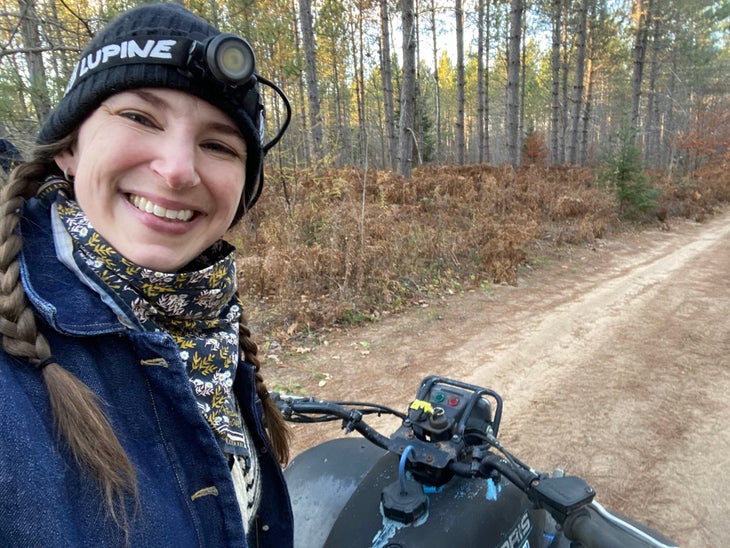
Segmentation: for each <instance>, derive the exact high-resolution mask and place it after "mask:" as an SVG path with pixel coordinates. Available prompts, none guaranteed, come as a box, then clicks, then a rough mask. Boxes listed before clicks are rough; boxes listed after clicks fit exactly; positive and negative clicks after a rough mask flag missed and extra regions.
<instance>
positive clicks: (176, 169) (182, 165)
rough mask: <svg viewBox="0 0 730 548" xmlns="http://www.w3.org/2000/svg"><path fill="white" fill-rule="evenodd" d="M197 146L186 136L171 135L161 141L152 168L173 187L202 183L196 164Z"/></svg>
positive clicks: (185, 186)
mask: <svg viewBox="0 0 730 548" xmlns="http://www.w3.org/2000/svg"><path fill="white" fill-rule="evenodd" d="M195 152H196V147H195V145H194V144H193V143H192V141H191V140H190V139H187V138H185V137H184V136H179V137H175V136H169V137H168V139H166V140H165V142H164V143H160V145H159V148H158V150H157V152H156V154H155V159H154V160H153V161H152V162H151V168H152V170H153V171H154V172H156V173H157V174H158V175H160V177H162V179H163V180H164V182H165V183H166V184H167V185H168V186H170V187H171V188H187V187H192V186H195V185H198V184H200V175H199V174H198V170H197V166H196V160H195V158H196V154H195Z"/></svg>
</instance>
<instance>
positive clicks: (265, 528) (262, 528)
mask: <svg viewBox="0 0 730 548" xmlns="http://www.w3.org/2000/svg"><path fill="white" fill-rule="evenodd" d="M261 530H262V531H264V532H266V531H268V530H269V526H268V525H262V526H261Z"/></svg>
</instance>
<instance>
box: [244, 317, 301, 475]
mask: <svg viewBox="0 0 730 548" xmlns="http://www.w3.org/2000/svg"><path fill="white" fill-rule="evenodd" d="M246 324H247V321H246V318H245V316H244V315H241V322H240V323H239V325H238V338H239V345H240V347H241V350H242V351H243V356H244V359H245V360H246V361H247V362H249V363H251V364H253V366H254V368H255V370H256V393H257V394H258V395H259V398H261V402H262V403H263V405H264V422H265V426H266V431H267V432H268V434H269V440H270V441H271V447H272V448H273V450H274V455H275V456H276V458H277V459H278V460H279V462H280V463H281V464H286V463H287V462H289V442H290V441H291V430H290V429H289V426H288V425H287V423H286V421H285V420H284V416H283V415H282V414H281V411H279V408H278V407H277V406H276V404H275V403H274V402H273V401H272V399H271V398H270V397H269V391H268V389H267V388H266V385H265V384H264V379H263V377H262V375H261V371H260V370H261V362H260V361H259V358H258V355H257V354H258V346H257V345H256V343H255V342H253V340H252V339H251V330H250V329H249V328H248V327H247V325H246Z"/></svg>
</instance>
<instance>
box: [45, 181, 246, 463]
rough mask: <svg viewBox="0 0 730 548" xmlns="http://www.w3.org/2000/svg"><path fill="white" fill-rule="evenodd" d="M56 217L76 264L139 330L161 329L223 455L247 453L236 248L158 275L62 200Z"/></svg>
mask: <svg viewBox="0 0 730 548" xmlns="http://www.w3.org/2000/svg"><path fill="white" fill-rule="evenodd" d="M56 210H57V212H58V216H59V218H60V219H61V221H62V222H63V225H64V226H65V228H66V230H67V231H68V234H69V235H70V236H71V239H72V240H73V257H74V260H75V261H76V263H77V264H79V265H82V264H83V265H86V266H87V267H88V268H90V269H91V270H92V271H93V272H94V273H95V274H96V275H97V276H98V277H99V279H100V280H101V281H102V282H103V283H104V285H105V288H108V291H109V292H111V293H113V294H114V295H117V296H118V297H120V298H121V299H122V301H123V302H125V303H126V304H127V305H128V306H129V307H130V308H131V310H132V312H133V313H134V316H135V318H136V319H137V320H138V321H139V323H140V324H141V325H142V327H143V328H144V329H147V330H150V331H157V330H160V329H162V330H164V331H166V332H168V333H169V334H170V335H171V336H172V338H173V339H174V340H175V342H176V343H177V345H178V347H179V348H180V357H181V358H182V360H183V362H184V363H185V366H186V369H187V372H188V377H189V379H190V384H191V388H192V389H193V392H194V393H195V397H196V399H197V402H198V407H199V408H200V411H201V412H202V414H203V416H204V417H205V418H206V420H207V421H208V423H209V424H210V426H211V427H212V428H213V431H214V432H215V433H216V435H217V436H218V438H219V439H220V441H221V442H222V447H223V450H224V451H225V452H227V453H229V454H246V453H248V451H247V450H246V445H247V443H246V441H247V440H246V437H245V435H244V432H243V429H244V428H245V427H244V426H243V425H242V424H241V415H240V413H239V412H238V408H237V405H236V398H235V396H234V395H233V392H232V387H233V379H234V377H235V375H236V366H237V365H238V321H239V318H240V316H241V303H240V301H239V300H238V296H237V294H236V266H235V265H236V262H235V259H234V249H233V247H232V246H231V245H230V244H228V243H226V242H224V241H223V240H221V241H220V242H218V243H216V244H215V245H213V246H212V247H210V248H209V249H208V250H207V251H206V252H204V253H203V254H202V255H201V256H200V257H199V258H198V259H196V260H195V262H194V263H191V264H190V265H188V268H187V269H186V271H184V272H177V273H164V272H155V271H153V270H148V269H145V268H142V267H140V266H138V265H136V264H134V263H132V262H130V261H129V260H127V259H125V258H124V257H122V256H121V255H120V254H119V253H118V252H117V251H116V250H115V249H114V248H113V247H112V246H111V245H109V243H108V242H106V241H105V240H104V239H103V238H102V237H101V236H100V235H99V233H98V232H96V231H95V230H94V228H93V227H92V226H91V224H90V223H89V220H88V219H87V218H86V215H85V214H84V212H83V211H81V208H80V207H79V205H78V204H77V203H76V202H75V201H73V200H69V199H66V198H65V197H63V196H62V194H60V193H59V195H58V197H57V200H56Z"/></svg>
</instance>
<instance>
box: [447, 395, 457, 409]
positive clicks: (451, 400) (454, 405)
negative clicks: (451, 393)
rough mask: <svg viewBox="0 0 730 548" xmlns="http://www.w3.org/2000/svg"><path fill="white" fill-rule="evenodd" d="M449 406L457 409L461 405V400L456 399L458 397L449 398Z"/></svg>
mask: <svg viewBox="0 0 730 548" xmlns="http://www.w3.org/2000/svg"><path fill="white" fill-rule="evenodd" d="M449 405H450V406H451V407H456V406H457V405H459V398H456V397H451V398H449Z"/></svg>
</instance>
